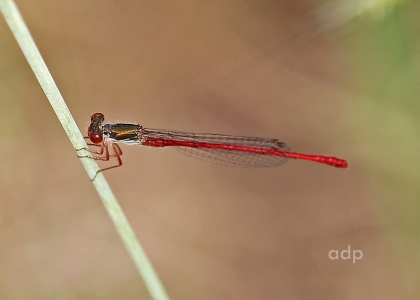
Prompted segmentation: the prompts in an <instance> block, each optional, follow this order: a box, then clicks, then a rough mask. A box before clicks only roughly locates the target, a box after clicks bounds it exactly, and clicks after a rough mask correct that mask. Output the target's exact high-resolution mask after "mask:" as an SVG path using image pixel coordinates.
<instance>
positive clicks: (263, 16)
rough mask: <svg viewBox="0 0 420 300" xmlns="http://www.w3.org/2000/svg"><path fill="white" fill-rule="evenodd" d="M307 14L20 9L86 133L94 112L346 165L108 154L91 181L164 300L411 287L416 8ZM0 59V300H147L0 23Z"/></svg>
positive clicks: (301, 6)
mask: <svg viewBox="0 0 420 300" xmlns="http://www.w3.org/2000/svg"><path fill="white" fill-rule="evenodd" d="M321 2H323V3H321ZM324 2H325V1H265V2H261V1H239V0H231V1H209V2H207V1H17V4H18V7H19V9H20V10H21V13H22V15H23V17H24V19H25V21H26V22H27V25H28V27H29V29H30V31H31V33H32V34H33V37H34V39H35V41H36V43H37V45H38V47H39V49H40V51H41V53H42V55H43V57H44V59H45V61H46V63H47V65H48V67H49V69H50V71H51V72H52V74H53V76H54V78H55V80H56V82H57V84H58V86H59V88H60V90H61V92H62V94H63V96H64V98H65V99H66V101H67V104H68V105H69V108H70V110H71V111H72V114H73V116H74V118H75V119H76V121H77V123H78V124H79V127H80V129H81V130H82V131H83V132H84V133H85V132H86V130H87V126H88V123H89V114H93V113H95V112H102V113H104V114H105V116H106V118H107V119H106V121H108V122H118V121H119V122H133V123H140V124H142V125H144V126H146V127H151V128H170V129H175V130H183V131H196V132H214V133H225V134H238V135H251V136H253V135H255V136H267V137H278V138H280V139H282V140H284V141H285V142H287V143H289V144H290V145H291V147H292V150H294V151H298V152H303V153H313V154H324V155H334V156H338V157H342V158H345V159H347V160H348V161H349V169H348V170H340V169H335V168H331V167H326V166H323V165H318V164H314V163H309V162H301V161H290V162H288V163H287V164H286V165H284V166H283V167H281V168H269V169H240V168H227V167H224V166H219V165H213V164H209V163H206V162H203V161H200V160H196V159H192V158H189V157H187V156H183V155H181V154H179V153H177V152H176V151H172V150H170V149H149V148H146V147H144V148H141V147H134V146H133V147H123V151H124V157H123V158H124V166H123V167H122V168H119V169H116V170H112V171H109V172H107V173H106V177H107V178H108V180H109V182H110V184H111V186H112V188H113V190H114V192H115V194H116V196H117V197H118V198H119V200H120V203H121V205H122V207H123V209H124V211H125V212H126V213H127V216H128V218H129V220H130V222H131V223H132V225H133V227H134V229H135V231H136V233H137V235H138V237H139V239H140V241H141V242H142V245H143V246H144V248H145V250H146V252H147V253H148V255H149V257H150V259H151V260H152V262H153V264H154V266H155V268H156V270H157V272H158V274H159V276H160V278H161V279H162V281H163V284H164V285H165V287H166V289H167V291H168V294H169V295H170V297H171V298H173V299H410V298H411V299H415V298H416V295H417V296H418V294H419V293H420V291H419V271H418V270H419V269H420V268H419V267H420V265H419V264H420V263H419V262H420V251H419V245H420V242H419V233H420V222H419V212H420V204H419V196H420V189H419V188H418V182H419V180H420V175H419V172H418V169H419V168H418V167H419V165H420V159H419V154H418V153H419V150H420V143H419V139H418V132H419V128H420V126H419V125H420V121H419V118H418V112H419V90H418V83H419V77H420V76H419V66H420V63H419V61H420V60H419V55H418V53H419V41H420V39H419V38H418V36H419V28H420V27H419V22H418V11H419V9H420V6H419V3H418V2H415V1H412V2H410V1H405V2H401V1H400V2H398V3H392V2H389V1H388V2H387V3H388V6H385V2H384V3H383V4H382V3H380V2H377V5H378V6H376V7H362V8H361V7H357V6H356V4H357V3H353V6H351V5H349V3H347V2H338V1H330V2H328V3H327V4H326V3H324ZM366 3H367V2H366ZM357 12H360V14H357ZM0 47H1V48H0V49H1V55H0V87H1V88H0V104H1V109H0V128H1V135H2V137H1V140H2V142H1V147H0V165H1V171H0V175H1V178H0V191H1V200H0V203H1V209H0V243H1V247H0V298H1V299H139V298H141V299H149V298H150V296H149V294H148V292H147V290H146V288H145V286H144V284H143V282H142V281H141V279H140V278H139V275H138V274H137V273H136V269H135V268H134V265H133V263H132V262H131V260H130V258H129V256H128V254H127V252H126V250H125V248H124V247H123V245H122V243H121V241H120V239H119V237H118V236H117V233H116V230H115V228H114V227H113V226H112V224H111V221H110V219H109V218H108V216H107V213H106V212H105V210H104V208H103V206H102V204H101V202H100V200H99V198H98V196H97V194H96V193H95V191H94V189H93V187H92V184H91V182H90V181H89V179H88V177H87V176H86V173H85V172H84V170H83V168H82V165H81V164H80V163H79V161H78V159H77V156H76V153H75V151H74V149H73V148H72V147H71V145H70V143H69V141H68V139H67V137H66V136H65V134H64V132H63V130H62V128H61V126H60V124H59V123H58V121H57V118H56V117H55V115H54V113H53V111H52V109H51V107H50V106H49V104H48V102H47V101H46V97H45V95H44V94H43V93H42V90H41V88H40V87H39V85H38V83H37V81H36V79H35V76H34V75H33V73H32V72H31V70H30V68H29V66H28V64H27V62H26V61H25V59H24V57H23V54H22V53H21V51H20V49H19V48H18V46H17V44H16V41H15V40H14V38H13V36H12V35H11V33H10V30H9V29H8V28H7V25H6V23H5V21H4V19H3V18H1V19H0ZM349 245H350V247H351V249H352V250H361V251H363V254H364V257H363V259H361V260H360V261H358V262H357V263H355V264H353V263H352V262H351V261H349V260H342V259H340V260H331V259H330V258H329V257H328V253H329V251H330V250H334V249H336V250H340V251H341V250H345V249H347V248H348V246H349Z"/></svg>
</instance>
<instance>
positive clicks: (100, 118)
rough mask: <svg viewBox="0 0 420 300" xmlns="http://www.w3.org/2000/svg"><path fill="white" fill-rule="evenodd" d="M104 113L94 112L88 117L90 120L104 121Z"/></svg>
mask: <svg viewBox="0 0 420 300" xmlns="http://www.w3.org/2000/svg"><path fill="white" fill-rule="evenodd" d="M104 118H105V117H104V114H102V113H94V114H93V115H92V117H90V121H91V122H99V123H102V122H103V121H104Z"/></svg>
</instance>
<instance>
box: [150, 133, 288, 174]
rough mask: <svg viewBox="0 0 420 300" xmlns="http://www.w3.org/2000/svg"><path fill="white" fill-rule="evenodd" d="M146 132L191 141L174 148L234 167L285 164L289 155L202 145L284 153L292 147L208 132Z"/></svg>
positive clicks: (273, 140) (264, 140)
mask: <svg viewBox="0 0 420 300" xmlns="http://www.w3.org/2000/svg"><path fill="white" fill-rule="evenodd" d="M143 135H144V136H145V137H153V138H158V139H164V140H170V141H182V142H189V143H190V144H189V145H188V146H172V147H171V148H174V149H176V150H177V151H179V152H181V153H183V154H185V155H188V156H191V157H195V158H198V159H201V160H205V161H209V162H212V163H217V164H221V165H226V166H233V167H254V168H263V167H274V166H279V165H282V164H284V163H285V162H286V161H287V157H282V156H277V155H270V154H265V153H255V152H247V151H241V150H240V148H239V147H238V149H237V150H226V149H213V148H211V147H209V148H203V147H200V146H199V144H200V143H208V144H210V146H211V145H234V146H244V147H253V148H258V149H267V150H277V151H282V152H289V151H290V148H289V146H288V145H287V144H286V143H283V142H281V141H279V140H277V139H269V138H260V137H245V136H230V135H221V134H208V133H199V134H197V133H189V132H181V131H169V130H160V129H146V128H145V129H143ZM234 148H235V147H234ZM262 152H264V151H262ZM273 152H275V151H273Z"/></svg>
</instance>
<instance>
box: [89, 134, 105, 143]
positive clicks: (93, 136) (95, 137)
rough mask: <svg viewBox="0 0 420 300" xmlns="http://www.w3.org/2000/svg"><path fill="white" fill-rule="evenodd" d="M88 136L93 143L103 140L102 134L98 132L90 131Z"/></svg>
mask: <svg viewBox="0 0 420 300" xmlns="http://www.w3.org/2000/svg"><path fill="white" fill-rule="evenodd" d="M89 138H90V140H91V141H92V143H94V144H100V143H102V141H103V140H104V137H103V136H102V134H99V133H92V134H91V135H89Z"/></svg>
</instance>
